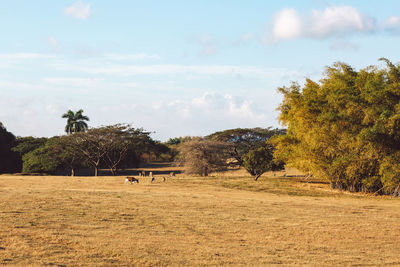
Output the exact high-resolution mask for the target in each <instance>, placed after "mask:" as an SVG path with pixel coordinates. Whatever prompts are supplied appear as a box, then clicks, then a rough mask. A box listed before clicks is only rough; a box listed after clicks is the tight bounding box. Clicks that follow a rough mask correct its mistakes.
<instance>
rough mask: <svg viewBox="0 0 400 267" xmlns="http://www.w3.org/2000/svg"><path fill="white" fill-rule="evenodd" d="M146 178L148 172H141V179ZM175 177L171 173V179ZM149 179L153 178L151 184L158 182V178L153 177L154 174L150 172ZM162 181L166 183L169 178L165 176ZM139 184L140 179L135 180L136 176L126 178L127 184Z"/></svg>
mask: <svg viewBox="0 0 400 267" xmlns="http://www.w3.org/2000/svg"><path fill="white" fill-rule="evenodd" d="M145 176H146V172H145V171H141V172H139V177H145ZM173 176H175V173H174V172H170V173H169V177H170V178H171V177H173ZM148 177H151V183H153V182H155V181H156V178H155V177H154V176H153V172H149V175H148ZM157 179H158V178H157ZM162 181H163V182H166V181H167V178H166V177H165V176H163V177H162ZM128 183H129V184H138V183H139V178H135V177H134V176H127V177H126V178H125V184H128Z"/></svg>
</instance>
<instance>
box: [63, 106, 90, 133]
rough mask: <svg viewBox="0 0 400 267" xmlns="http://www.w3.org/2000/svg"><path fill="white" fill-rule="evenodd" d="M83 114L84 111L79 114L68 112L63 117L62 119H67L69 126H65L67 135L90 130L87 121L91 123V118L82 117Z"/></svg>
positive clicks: (78, 112) (79, 111)
mask: <svg viewBox="0 0 400 267" xmlns="http://www.w3.org/2000/svg"><path fill="white" fill-rule="evenodd" d="M82 113H83V110H82V109H80V110H78V111H77V112H73V111H72V110H68V111H67V113H64V114H63V115H62V118H65V119H67V125H66V126H65V132H66V133H68V134H72V133H77V132H84V131H86V130H87V129H88V125H87V123H86V122H85V121H89V117H87V116H84V115H82Z"/></svg>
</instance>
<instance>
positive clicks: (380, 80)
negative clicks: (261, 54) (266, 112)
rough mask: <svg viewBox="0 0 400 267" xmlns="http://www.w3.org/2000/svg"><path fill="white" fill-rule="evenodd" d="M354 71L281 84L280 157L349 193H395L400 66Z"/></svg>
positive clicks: (342, 68)
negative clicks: (282, 130)
mask: <svg viewBox="0 0 400 267" xmlns="http://www.w3.org/2000/svg"><path fill="white" fill-rule="evenodd" d="M383 60H384V61H385V62H386V64H387V68H385V69H379V68H377V67H373V66H370V67H367V68H365V69H362V70H360V71H355V70H354V69H353V68H351V67H350V66H348V65H346V64H344V63H336V64H334V65H333V66H331V67H328V68H327V69H326V74H325V77H324V78H323V79H322V80H321V81H320V82H319V83H316V82H313V81H311V80H309V79H307V80H306V83H305V85H304V87H303V88H301V87H300V86H299V85H298V84H292V85H291V86H290V87H282V88H279V89H278V90H279V91H280V92H281V93H282V94H283V96H284V99H283V102H282V103H281V105H280V107H279V110H280V117H279V118H280V121H281V122H282V123H283V125H286V126H287V127H288V131H287V135H286V136H282V137H279V138H277V139H275V140H274V141H273V142H275V144H276V148H277V151H276V153H275V157H276V158H277V159H281V160H285V161H286V163H287V164H288V165H290V166H294V167H297V168H299V169H300V170H303V171H306V172H310V173H312V174H315V175H319V176H321V177H325V178H327V179H328V180H330V182H331V184H332V187H334V188H341V189H344V190H349V191H365V192H380V193H392V192H394V191H395V190H397V187H398V185H399V180H398V178H397V177H399V176H398V174H400V172H399V170H400V165H399V164H400V153H399V151H400V131H399V130H400V67H399V66H395V65H393V64H392V63H391V62H390V61H388V60H386V59H383Z"/></svg>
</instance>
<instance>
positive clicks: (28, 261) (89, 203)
mask: <svg viewBox="0 0 400 267" xmlns="http://www.w3.org/2000/svg"><path fill="white" fill-rule="evenodd" d="M159 178H160V177H156V181H155V183H153V184H151V183H150V180H149V178H142V179H141V181H140V183H139V184H134V185H129V184H127V185H125V184H124V177H97V178H95V177H74V178H72V177H51V176H36V177H35V176H6V175H3V176H0V264H9V265H17V266H25V265H36V266H42V265H55V266H57V265H58V266H110V265H117V266H133V265H134V266H206V265H207V266H209V265H212V266H213V265H232V266H248V265H251V266H265V265H279V264H284V265H312V266H321V265H325V266H327V265H329V266H330V265H362V266H364V265H400V256H399V251H400V242H399V238H400V201H399V200H398V199H394V198H389V197H373V196H366V195H354V194H345V193H341V192H337V191H331V190H330V189H329V188H328V185H325V184H317V183H303V182H300V181H299V179H297V178H288V177H278V176H273V174H270V175H269V177H268V176H265V177H264V176H263V177H261V178H260V181H259V182H254V181H252V180H251V178H250V177H247V176H241V175H236V176H235V175H231V174H229V175H220V176H218V177H209V178H198V177H197V178H196V177H186V176H184V175H178V176H177V177H174V178H171V179H168V180H167V182H165V183H164V182H162V180H161V179H159Z"/></svg>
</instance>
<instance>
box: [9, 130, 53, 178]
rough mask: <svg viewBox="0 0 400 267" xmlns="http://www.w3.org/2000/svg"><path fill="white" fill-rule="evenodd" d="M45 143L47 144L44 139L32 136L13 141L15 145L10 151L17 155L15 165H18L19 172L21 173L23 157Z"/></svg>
mask: <svg viewBox="0 0 400 267" xmlns="http://www.w3.org/2000/svg"><path fill="white" fill-rule="evenodd" d="M46 142H47V138H46V137H40V138H36V137H32V136H28V137H17V139H16V140H15V145H14V147H13V148H12V149H11V150H12V151H14V152H16V153H17V154H18V159H17V160H16V164H17V165H18V170H19V172H22V165H23V161H22V158H23V156H24V155H25V154H27V153H28V152H31V151H33V150H35V149H38V148H39V147H41V146H44V145H45V144H46Z"/></svg>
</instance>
